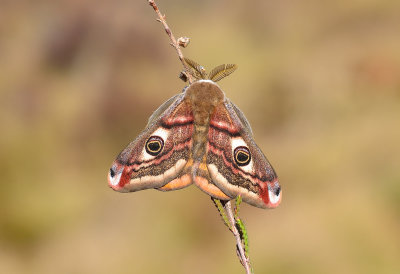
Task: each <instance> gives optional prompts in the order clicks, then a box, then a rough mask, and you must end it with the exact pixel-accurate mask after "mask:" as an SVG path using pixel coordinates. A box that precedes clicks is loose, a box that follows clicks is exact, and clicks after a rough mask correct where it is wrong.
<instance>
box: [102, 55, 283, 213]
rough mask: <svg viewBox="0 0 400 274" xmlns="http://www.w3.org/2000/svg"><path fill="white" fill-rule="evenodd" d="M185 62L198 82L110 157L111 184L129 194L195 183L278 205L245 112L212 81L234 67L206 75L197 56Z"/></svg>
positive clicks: (214, 192) (273, 178)
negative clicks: (115, 156)
mask: <svg viewBox="0 0 400 274" xmlns="http://www.w3.org/2000/svg"><path fill="white" fill-rule="evenodd" d="M185 62H186V63H187V64H188V66H189V67H190V74H191V75H192V76H193V77H194V78H195V80H196V81H194V82H193V83H192V84H190V85H189V86H187V87H185V88H184V89H183V91H182V93H180V94H177V95H175V96H173V97H172V98H170V99H169V100H167V101H166V102H165V103H164V104H162V105H161V106H160V107H159V108H158V109H157V110H156V111H155V112H154V113H153V114H152V115H151V116H150V118H149V120H148V123H147V126H146V128H145V129H144V130H143V131H142V132H141V133H140V135H139V136H138V137H137V138H136V139H135V140H134V141H132V142H131V143H130V144H129V145H128V146H127V147H126V148H125V149H124V150H123V151H122V152H121V153H120V154H119V155H118V156H117V158H116V159H115V161H114V162H113V164H112V166H111V168H110V171H109V173H108V184H109V186H110V187H111V188H112V189H114V190H116V191H120V192H133V191H139V190H143V189H151V188H154V189H157V190H161V191H170V190H177V189H181V188H184V187H187V186H189V185H191V184H195V185H196V186H197V187H199V188H200V189H201V190H202V191H204V192H205V193H207V194H208V195H210V196H211V197H213V198H216V199H220V200H225V201H227V200H231V199H234V198H236V197H237V196H238V195H240V196H241V197H242V200H243V201H244V202H246V203H248V204H250V205H253V206H256V207H259V208H274V207H277V206H278V205H279V203H280V201H281V195H282V192H281V187H280V184H279V182H278V177H277V175H276V173H275V171H274V169H273V168H272V166H271V164H270V163H269V162H268V160H267V158H266V157H265V156H264V154H263V153H262V151H261V150H260V148H259V147H258V146H257V145H256V143H255V142H254V140H253V133H252V129H251V127H250V124H249V122H248V121H247V119H246V117H245V116H244V114H243V113H242V111H240V110H239V108H238V107H237V106H236V105H235V104H233V103H232V102H231V101H230V100H229V99H228V98H227V97H226V96H225V93H224V92H223V91H222V89H221V88H220V87H219V86H218V84H217V83H216V82H217V81H219V80H221V79H222V78H224V77H226V76H227V75H229V74H231V73H232V72H233V71H234V70H235V69H236V65H233V64H228V65H220V66H218V67H216V68H214V69H213V70H212V71H211V72H210V73H209V74H207V73H206V71H205V69H204V68H203V67H202V66H200V65H198V64H197V63H196V62H194V61H192V60H189V59H185Z"/></svg>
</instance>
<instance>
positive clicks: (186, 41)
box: [178, 37, 190, 48]
mask: <svg viewBox="0 0 400 274" xmlns="http://www.w3.org/2000/svg"><path fill="white" fill-rule="evenodd" d="M189 43H190V38H189V37H179V38H178V44H179V46H181V47H182V48H186V47H187V46H188V45H189Z"/></svg>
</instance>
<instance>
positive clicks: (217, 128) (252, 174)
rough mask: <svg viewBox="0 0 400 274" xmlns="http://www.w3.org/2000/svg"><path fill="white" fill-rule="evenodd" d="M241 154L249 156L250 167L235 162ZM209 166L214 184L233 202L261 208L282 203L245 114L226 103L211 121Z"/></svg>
mask: <svg viewBox="0 0 400 274" xmlns="http://www.w3.org/2000/svg"><path fill="white" fill-rule="evenodd" d="M238 113H239V115H238ZM239 150H242V151H245V152H249V155H250V157H249V159H248V160H249V161H248V163H247V162H246V161H244V164H243V163H240V165H239V164H238V163H239V162H237V161H236V160H235V152H237V151H239ZM206 163H207V169H208V172H209V174H210V177H211V179H212V182H213V183H214V184H215V185H216V186H217V187H218V188H219V189H220V190H222V192H224V193H225V194H226V195H227V196H229V197H230V198H232V199H233V198H235V197H237V196H238V195H241V196H242V198H243V201H245V202H246V203H248V204H251V205H253V206H256V207H260V208H273V207H276V206H278V204H279V203H280V200H281V188H280V185H279V182H278V179H277V175H276V173H275V171H274V169H273V168H272V166H271V165H270V163H269V162H268V160H267V158H266V157H265V156H264V154H263V153H262V151H261V150H260V149H259V147H258V146H257V145H256V143H255V142H254V140H253V138H252V133H251V129H250V125H249V123H248V122H247V119H246V118H245V117H244V115H243V113H242V112H241V111H240V110H239V109H238V108H237V107H235V106H234V105H233V104H232V103H231V102H230V101H229V100H227V99H226V100H225V102H223V103H221V104H220V105H218V106H217V107H216V110H215V112H214V113H213V115H212V116H211V119H210V127H209V133H208V146H207V160H206Z"/></svg>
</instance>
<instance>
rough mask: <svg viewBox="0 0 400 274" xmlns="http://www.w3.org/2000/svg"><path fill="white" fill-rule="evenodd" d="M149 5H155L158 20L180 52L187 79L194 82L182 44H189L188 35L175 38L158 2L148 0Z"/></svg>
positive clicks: (179, 55)
mask: <svg viewBox="0 0 400 274" xmlns="http://www.w3.org/2000/svg"><path fill="white" fill-rule="evenodd" d="M148 2H149V5H150V6H152V7H153V9H154V11H155V12H156V13H157V15H158V19H157V21H159V22H161V23H162V24H163V26H164V29H165V32H166V33H167V35H168V36H169V39H170V40H171V46H173V47H174V48H175V50H176V52H177V53H178V57H179V60H181V62H182V65H183V68H184V71H185V74H186V77H187V79H188V80H189V84H191V83H193V77H192V75H191V74H190V71H189V68H188V67H187V65H186V63H185V60H184V57H183V54H182V51H181V47H180V45H182V46H183V47H185V46H186V45H187V44H189V38H187V37H180V38H179V39H178V40H176V39H175V36H174V35H173V34H172V31H171V29H170V28H169V26H168V24H167V21H166V20H165V15H162V14H161V12H160V10H159V9H158V7H157V4H156V3H155V2H154V0H148Z"/></svg>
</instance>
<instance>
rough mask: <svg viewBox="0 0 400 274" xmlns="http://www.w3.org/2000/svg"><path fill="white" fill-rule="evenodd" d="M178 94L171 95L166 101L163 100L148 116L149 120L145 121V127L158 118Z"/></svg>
mask: <svg viewBox="0 0 400 274" xmlns="http://www.w3.org/2000/svg"><path fill="white" fill-rule="evenodd" d="M179 95H180V94H177V95H175V96H172V97H171V98H169V99H168V100H167V101H165V102H164V103H163V104H162V105H161V106H159V107H158V109H156V110H155V111H154V112H153V114H151V116H150V117H149V120H148V121H147V125H146V128H147V127H149V126H150V125H151V124H152V123H153V122H154V121H155V120H157V118H159V117H160V116H161V115H162V114H163V113H164V112H165V111H166V110H167V109H168V108H169V107H170V106H171V105H172V104H173V103H174V102H175V101H176V99H177V98H178V97H179Z"/></svg>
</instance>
